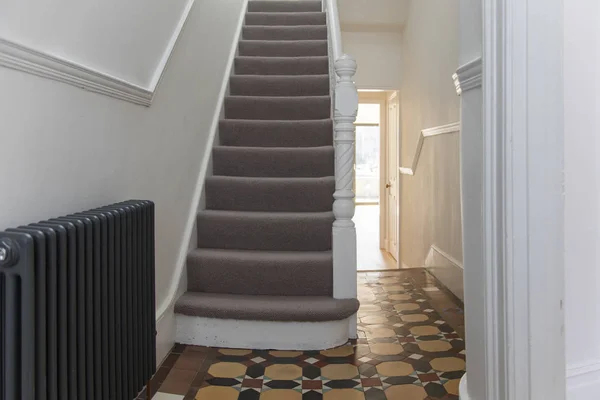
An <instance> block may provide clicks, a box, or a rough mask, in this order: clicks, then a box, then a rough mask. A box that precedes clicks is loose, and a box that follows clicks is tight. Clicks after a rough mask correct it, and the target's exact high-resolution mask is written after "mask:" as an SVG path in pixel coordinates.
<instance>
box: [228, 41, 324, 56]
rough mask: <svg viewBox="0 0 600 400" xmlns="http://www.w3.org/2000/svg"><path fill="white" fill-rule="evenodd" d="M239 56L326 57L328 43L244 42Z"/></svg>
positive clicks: (240, 45)
mask: <svg viewBox="0 0 600 400" xmlns="http://www.w3.org/2000/svg"><path fill="white" fill-rule="evenodd" d="M239 55H240V56H251V57H313V56H326V55H327V42H326V41H324V40H303V41H294V42H289V41H288V42H285V41H283V42H277V41H267V40H242V41H241V42H240V44H239Z"/></svg>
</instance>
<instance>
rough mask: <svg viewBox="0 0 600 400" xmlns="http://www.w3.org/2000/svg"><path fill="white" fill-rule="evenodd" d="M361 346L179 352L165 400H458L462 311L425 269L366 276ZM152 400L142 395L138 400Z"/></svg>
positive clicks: (159, 379)
mask: <svg viewBox="0 0 600 400" xmlns="http://www.w3.org/2000/svg"><path fill="white" fill-rule="evenodd" d="M359 297H360V300H361V303H362V305H361V308H360V311H359V319H360V322H359V339H358V340H356V341H354V342H353V343H348V344H346V345H344V346H342V347H339V348H336V349H332V350H326V351H305V352H299V351H262V350H254V351H252V350H238V349H212V348H203V347H194V346H183V345H176V346H175V347H174V348H173V351H172V353H171V354H170V355H169V356H168V358H167V359H166V360H165V362H164V364H163V366H162V367H161V368H160V369H159V372H158V373H157V374H156V376H155V377H154V378H153V387H154V390H156V389H159V393H157V394H156V395H155V396H154V399H158V400H182V399H185V400H187V399H190V400H191V399H196V400H236V399H239V400H251V399H254V400H316V399H324V400H359V399H360V400H424V399H426V400H442V399H443V400H454V399H458V383H459V379H460V378H461V376H462V375H463V373H464V369H465V351H464V341H463V339H462V338H461V336H462V335H463V332H464V325H463V313H462V307H461V306H460V305H459V304H458V301H456V300H455V299H454V298H453V297H452V296H451V295H449V294H448V293H447V292H446V291H445V290H443V289H442V288H440V287H439V286H438V285H437V283H436V281H435V280H433V278H432V277H431V275H429V274H427V273H426V272H425V271H424V270H417V269H415V270H403V271H389V272H381V273H377V272H369V273H360V274H359ZM141 398H144V397H140V399H141Z"/></svg>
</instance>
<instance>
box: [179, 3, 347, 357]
mask: <svg viewBox="0 0 600 400" xmlns="http://www.w3.org/2000/svg"><path fill="white" fill-rule="evenodd" d="M327 38H328V32H327V25H326V14H325V12H322V4H321V1H290V0H287V1H273V0H269V1H258V0H251V1H249V3H248V9H247V14H246V17H245V25H244V26H243V28H242V34H241V39H240V42H239V47H238V55H237V56H236V58H235V61H234V74H233V75H232V76H231V78H230V85H229V92H230V93H229V95H227V96H226V98H225V100H224V118H223V119H222V120H221V121H220V124H219V141H220V143H219V145H217V146H215V147H214V149H213V175H212V176H209V177H207V178H206V182H205V203H206V205H205V209H204V210H202V211H200V212H199V213H198V218H197V233H198V235H197V236H198V248H197V249H195V250H192V251H191V252H190V253H189V255H188V259H187V278H188V289H187V290H188V291H187V292H186V293H184V294H183V295H182V296H181V297H180V298H179V299H178V301H177V302H176V305H175V312H176V313H177V338H176V339H177V341H178V342H181V343H186V344H200V345H209V346H226V347H243V348H278V349H298V350H303V349H319V348H327V347H332V346H335V345H339V344H342V343H344V342H345V341H346V340H347V339H348V335H349V330H350V331H351V330H352V328H351V326H350V325H352V321H353V319H352V316H353V315H354V314H355V313H356V311H357V309H358V301H357V300H356V299H352V298H350V299H335V298H334V297H333V275H334V274H333V256H332V225H333V223H334V220H335V217H334V214H333V211H332V205H333V200H334V198H333V194H334V191H335V177H334V175H335V174H334V160H335V157H334V147H333V122H332V119H331V117H332V116H331V97H330V82H331V81H330V76H329V71H330V69H329V57H328V41H327ZM352 273H354V272H352Z"/></svg>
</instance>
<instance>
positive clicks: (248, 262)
mask: <svg viewBox="0 0 600 400" xmlns="http://www.w3.org/2000/svg"><path fill="white" fill-rule="evenodd" d="M331 263H332V259H331V251H315V252H309V251H273V252H268V251H251V250H221V249H197V250H194V251H192V252H190V254H189V255H188V266H190V272H189V274H188V289H189V290H192V291H195V292H206V293H228V294H248V295H252V294H257V295H264V296H331V294H332V293H331V285H332V282H331V281H332V279H333V278H332V276H331V273H330V266H331ZM256 275H259V276H260V277H261V279H260V280H257V279H255V276H256ZM248 282H252V284H251V285H249V284H248Z"/></svg>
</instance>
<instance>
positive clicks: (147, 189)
mask: <svg viewBox="0 0 600 400" xmlns="http://www.w3.org/2000/svg"><path fill="white" fill-rule="evenodd" d="M243 5H244V2H243V0H204V1H201V2H197V3H196V4H195V6H194V8H193V9H192V12H191V14H190V16H189V19H188V22H187V24H186V28H185V30H184V32H183V35H182V36H181V37H180V39H179V41H178V43H177V47H176V48H175V51H174V52H173V55H172V58H171V61H170V62H169V65H168V68H167V71H166V72H165V75H164V77H163V81H162V83H161V85H160V88H159V90H158V92H157V94H156V96H155V98H154V102H153V103H152V105H151V106H150V107H143V106H138V105H134V104H132V103H128V102H124V101H121V100H117V99H114V98H112V97H107V96H103V95H100V94H97V93H92V92H89V91H85V90H82V89H79V88H77V87H75V86H71V85H68V84H64V83H60V82H57V81H53V80H49V79H43V78H40V77H37V76H34V75H30V74H26V73H23V72H19V71H15V70H12V69H7V68H1V67H0V88H2V90H0V121H1V122H0V126H1V127H2V128H1V131H2V142H1V146H0V147H1V148H2V149H3V150H4V151H3V152H2V156H1V157H0V170H2V171H4V178H5V179H4V181H3V186H2V189H1V190H0V230H3V229H6V228H10V227H13V226H16V225H21V224H27V223H30V222H34V221H39V220H41V219H47V218H51V217H53V216H59V215H65V214H67V213H72V212H77V211H82V210H86V209H90V208H94V207H99V206H102V205H105V204H109V203H113V202H117V201H122V200H126V199H129V198H140V199H149V200H153V201H155V203H156V224H157V225H156V244H157V246H156V268H157V271H156V306H157V308H159V307H161V306H162V305H163V304H164V303H165V301H166V300H167V298H168V295H169V290H170V289H171V288H172V287H173V285H172V281H173V276H174V271H176V270H177V268H178V267H181V265H182V264H183V260H184V257H185V253H186V252H187V248H188V237H187V236H186V230H187V227H188V226H189V227H191V226H192V224H193V222H194V214H195V211H196V209H197V202H198V198H197V197H195V196H196V195H198V197H199V193H200V188H199V182H201V181H199V174H200V172H201V167H202V165H203V162H204V161H206V159H207V155H208V154H209V153H207V152H206V151H205V150H206V149H207V147H210V148H212V143H211V142H210V140H211V133H212V132H213V130H212V128H213V126H212V124H213V118H214V116H215V113H216V112H218V111H220V108H219V104H220V103H219V102H220V100H221V94H220V91H221V86H222V82H223V77H224V75H225V73H226V66H227V63H228V61H229V55H230V52H231V49H232V45H233V44H234V40H236V39H237V38H234V36H235V32H236V28H237V26H238V21H239V19H240V15H241V12H242V7H243ZM216 14H218V18H215V15H216ZM207 37H211V38H212V39H211V40H210V41H207V40H205V38H207ZM207 77H210V79H207ZM178 264H179V265H178ZM175 283H177V282H175ZM164 340H165V341H166V342H167V343H166V344H165V346H164V347H166V349H165V351H168V350H169V349H170V347H171V345H172V341H173V337H170V336H169V334H167V337H166V338H164ZM169 341H170V342H171V344H169V343H168V342H169ZM159 359H160V355H159Z"/></svg>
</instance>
